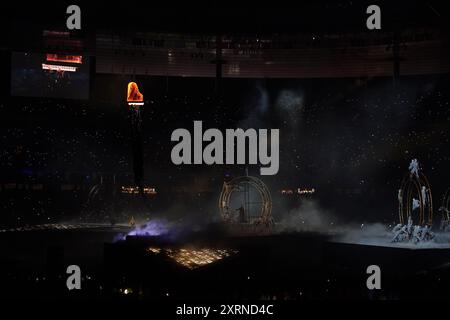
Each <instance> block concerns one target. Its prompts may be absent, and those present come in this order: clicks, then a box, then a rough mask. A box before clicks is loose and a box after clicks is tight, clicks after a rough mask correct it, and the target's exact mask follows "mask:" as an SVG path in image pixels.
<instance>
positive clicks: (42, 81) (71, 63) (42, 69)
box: [11, 52, 89, 99]
mask: <svg viewBox="0 0 450 320" xmlns="http://www.w3.org/2000/svg"><path fill="white" fill-rule="evenodd" d="M11 95H13V96H25V97H50V98H66V99H88V98H89V58H88V57H86V56H80V55H66V54H54V53H29V52H13V53H12V57H11Z"/></svg>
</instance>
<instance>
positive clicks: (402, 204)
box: [398, 171, 433, 226]
mask: <svg viewBox="0 0 450 320" xmlns="http://www.w3.org/2000/svg"><path fill="white" fill-rule="evenodd" d="M414 197H417V199H415V198H414ZM398 200H399V222H400V223H401V224H406V223H407V222H408V218H409V217H412V213H413V211H414V208H413V206H414V203H413V202H414V200H416V201H418V203H417V205H418V208H417V209H418V211H419V217H418V220H416V221H415V222H416V224H418V225H429V226H431V225H432V222H433V198H432V194H431V186H430V183H429V182H428V179H427V177H426V176H425V175H424V174H423V173H422V172H421V171H419V172H417V173H416V174H413V173H408V174H406V175H405V177H404V178H403V180H402V183H401V187H400V189H399V194H398Z"/></svg>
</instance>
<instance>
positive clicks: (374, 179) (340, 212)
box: [0, 0, 450, 300]
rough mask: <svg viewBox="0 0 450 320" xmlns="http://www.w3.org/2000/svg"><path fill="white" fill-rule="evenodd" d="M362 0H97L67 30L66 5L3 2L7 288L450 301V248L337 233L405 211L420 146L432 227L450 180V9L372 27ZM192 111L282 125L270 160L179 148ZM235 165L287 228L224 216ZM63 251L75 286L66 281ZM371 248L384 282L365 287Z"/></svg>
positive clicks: (0, 220) (1, 120)
mask: <svg viewBox="0 0 450 320" xmlns="http://www.w3.org/2000/svg"><path fill="white" fill-rule="evenodd" d="M370 4H372V3H371V2H368V1H349V0H347V1H329V0H319V1H311V2H302V3H300V4H298V6H296V7H291V6H281V5H280V6H279V7H273V6H272V7H265V6H256V5H250V4H249V5H248V6H243V5H240V6H239V5H229V6H224V5H222V4H221V3H215V2H213V3H212V4H209V5H204V6H200V7H197V8H194V7H192V6H186V4H185V6H182V7H178V8H177V10H175V9H174V8H173V6H166V7H157V6H151V5H149V4H147V5H144V4H142V5H141V4H138V3H136V4H135V5H130V4H129V3H127V2H123V3H114V4H111V3H109V4H105V3H93V2H90V3H86V4H80V7H81V8H82V17H83V18H82V28H81V30H74V31H68V30H67V29H66V19H67V14H66V8H67V5H68V4H67V3H64V2H58V3H55V4H41V3H39V4H37V3H35V4H30V5H29V6H25V7H24V8H21V5H20V4H15V3H8V4H1V5H0V7H2V8H1V9H2V10H1V13H0V16H1V21H0V36H1V39H2V40H1V42H0V61H1V62H0V145H1V152H0V213H1V217H0V252H1V255H0V282H1V283H2V288H3V289H2V291H1V293H0V297H3V296H5V297H6V296H8V297H15V298H20V297H24V296H25V297H29V298H41V299H42V298H44V299H46V298H67V299H72V298H74V299H78V298H100V299H102V298H106V299H108V298H114V299H117V298H119V299H158V300H170V299H175V300H176V299H179V300H182V299H199V300H202V299H203V300H214V299H235V300H239V299H244V300H245V299H247V300H274V299H277V300H322V299H329V300H336V299H358V300H367V299H369V300H372V299H374V300H377V299H395V300H396V299H448V298H449V296H450V294H449V292H448V290H447V287H448V286H447V283H448V281H449V280H450V278H449V271H450V269H449V265H450V264H449V263H450V245H449V246H448V247H445V248H441V247H439V248H435V247H433V248H428V247H420V248H417V249H410V248H407V247H391V246H390V245H386V246H384V245H373V246H368V245H361V244H360V243H342V242H339V241H336V239H337V238H338V237H341V236H343V237H344V236H346V235H348V234H353V232H354V230H356V231H358V232H360V231H361V230H363V231H364V230H365V229H364V228H366V226H369V227H373V226H374V227H375V228H378V227H379V226H380V225H383V226H385V227H386V228H387V227H389V228H392V226H394V225H395V224H397V223H398V210H399V209H398V198H397V192H398V188H399V186H400V184H401V183H402V178H403V177H404V174H405V173H406V172H408V165H409V163H410V161H411V160H412V159H418V160H419V162H420V168H421V170H423V172H424V173H425V174H426V177H427V179H428V181H429V182H430V184H431V185H432V193H433V201H434V219H433V224H432V225H430V227H433V228H434V229H433V230H438V229H439V223H440V222H441V214H440V212H441V211H440V210H441V209H442V208H440V207H441V199H442V198H443V197H444V198H445V196H444V195H445V194H446V190H448V188H449V187H450V186H449V182H448V181H449V179H450V172H449V169H448V167H449V160H450V153H449V150H450V149H449V139H450V136H449V134H450V132H449V121H450V75H449V74H450V28H449V21H450V19H449V18H450V12H449V11H448V10H447V9H446V7H445V6H444V5H442V3H440V2H437V1H408V2H407V1H398V2H397V1H396V2H395V4H394V3H393V2H392V1H380V2H378V5H379V6H380V7H381V8H382V12H383V14H382V23H383V27H382V29H381V30H376V31H370V30H367V28H366V19H367V14H366V12H365V9H366V8H367V6H368V5H370ZM136 8H140V9H136ZM49 54H55V56H56V55H58V57H59V56H64V57H66V59H68V58H67V57H70V59H73V57H80V60H79V61H77V62H73V61H72V62H70V61H69V62H67V60H66V61H65V62H64V63H63V62H61V61H63V60H61V59H60V60H58V61H59V62H60V63H61V64H63V66H62V67H61V66H54V63H53V64H51V63H50V62H51V61H52V58H49V57H50V56H49ZM58 59H59V58H58ZM49 61H50V62H49ZM41 66H42V67H41ZM52 68H55V69H52ZM56 68H63V69H62V70H63V71H61V69H58V70H57V69H56ZM130 82H135V83H137V84H138V85H139V91H140V93H142V94H143V96H144V100H143V101H142V103H143V107H142V108H141V109H139V113H133V112H134V111H133V110H137V109H136V108H135V109H133V107H130V105H129V104H127V103H128V102H129V101H128V102H127V96H126V95H127V84H128V83H130ZM137 116H138V119H139V121H140V122H139V123H138V124H136V122H135V121H136V120H135V118H133V117H137ZM197 120H201V121H202V122H203V127H204V128H217V129H219V130H221V131H225V130H226V129H228V128H243V129H248V128H255V129H264V128H269V129H270V128H279V129H280V142H279V146H280V150H279V158H280V167H279V171H278V173H277V174H276V175H272V176H271V175H267V176H260V175H259V172H260V171H259V169H260V165H242V164H234V165H232V164H226V165H205V164H203V165H184V166H183V165H175V164H174V163H173V162H172V160H171V150H172V148H173V146H174V142H173V141H171V133H172V132H173V131H174V130H176V129H177V128H186V129H187V130H189V131H192V130H193V123H194V121H197ZM136 128H138V131H135V130H136ZM136 132H138V134H137V135H136ZM139 143H141V144H140V145H139ZM136 144H138V145H139V146H142V152H140V151H139V150H140V149H139V148H138V149H136ZM136 150H137V151H136ZM139 157H140V161H142V168H141V169H142V173H141V175H142V176H141V177H140V178H141V179H142V180H139V179H137V178H136V175H137V173H136V172H137V171H136V163H137V162H136V161H137V160H136V158H139ZM239 176H258V177H259V179H261V180H262V181H263V182H264V184H265V186H267V188H268V190H270V194H271V203H270V206H271V218H273V221H274V224H275V226H276V227H277V229H276V230H277V231H276V232H275V231H274V232H269V233H267V232H266V233H263V234H258V235H257V234H254V233H251V234H247V233H246V232H243V233H240V232H237V233H236V232H230V230H229V229H228V227H227V226H226V225H225V224H224V223H223V221H222V219H221V214H220V212H219V205H218V202H219V201H218V199H219V196H220V195H221V191H222V190H223V189H222V187H223V185H224V182H229V181H232V180H233V178H235V177H239ZM140 184H142V185H140ZM143 186H146V188H147V189H145V190H147V191H145V190H144V188H143ZM140 187H142V188H140ZM130 190H131V191H130ZM135 190H138V191H136V192H135ZM143 190H144V191H145V192H147V193H145V192H144V191H143ZM222 192H223V191H222ZM233 205H235V204H233ZM235 206H236V205H235ZM241 208H242V206H241ZM233 210H234V211H237V210H239V208H237V207H236V210H235V208H233ZM432 210H433V209H432ZM447 212H448V211H447ZM447 214H448V213H447ZM152 223H154V224H152ZM140 224H142V225H143V227H142V228H143V229H145V228H149V229H152V228H156V229H158V228H160V227H161V228H162V229H163V231H158V230H159V229H158V230H157V231H156V233H155V234H143V232H141V231H140V230H139V226H138V225H140ZM369 227H367V228H369ZM152 230H153V229H152ZM370 230H372V229H370ZM153 231H154V230H153ZM240 231H242V230H240ZM368 232H369V231H368ZM377 236H378V235H377ZM443 238H445V235H444V236H443ZM440 244H441V243H440ZM205 257H207V258H205ZM211 257H215V258H214V259H217V261H216V260H214V259H213V258H211ZM202 259H203V261H201V262H198V265H196V264H195V263H194V262H195V261H200V260H202ZM205 259H206V260H208V261H209V260H210V259H212V260H214V261H213V262H212V263H206V265H203V263H205V262H204V261H205ZM185 260H189V261H188V263H194V264H193V265H190V264H187V265H184V264H183V263H184V261H185ZM193 261H194V262H193ZM71 264H75V265H79V266H80V267H81V269H82V270H83V278H82V279H83V280H82V281H83V282H82V283H83V290H72V291H69V290H67V287H66V278H67V274H66V268H67V266H68V265H71ZM370 264H378V265H380V266H381V268H382V270H384V275H383V289H382V290H375V291H371V290H367V288H366V279H367V274H366V267H367V266H368V265H370Z"/></svg>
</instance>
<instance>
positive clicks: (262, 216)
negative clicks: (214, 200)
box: [219, 176, 273, 227]
mask: <svg viewBox="0 0 450 320" xmlns="http://www.w3.org/2000/svg"><path fill="white" fill-rule="evenodd" d="M250 190H254V191H255V192H256V194H257V195H258V196H259V201H253V200H252V201H250V198H249V193H250ZM238 193H242V194H243V195H244V201H243V203H242V205H241V208H239V209H235V208H231V203H232V200H233V197H234V196H235V195H236V194H238ZM254 205H258V206H259V208H256V209H255V210H253V213H252V212H251V211H252V210H251V206H254ZM219 209H220V214H221V217H222V220H223V221H224V222H226V223H232V224H241V225H262V226H267V227H270V226H272V225H273V219H272V198H271V196H270V192H269V189H268V188H267V186H266V185H265V184H264V183H263V182H262V181H261V180H259V179H258V178H255V177H251V176H242V177H237V178H234V179H232V180H231V181H229V182H224V184H223V188H222V192H221V194H220V198H219ZM236 211H239V214H235V212H236ZM237 215H238V217H236V216H237Z"/></svg>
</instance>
